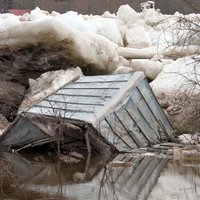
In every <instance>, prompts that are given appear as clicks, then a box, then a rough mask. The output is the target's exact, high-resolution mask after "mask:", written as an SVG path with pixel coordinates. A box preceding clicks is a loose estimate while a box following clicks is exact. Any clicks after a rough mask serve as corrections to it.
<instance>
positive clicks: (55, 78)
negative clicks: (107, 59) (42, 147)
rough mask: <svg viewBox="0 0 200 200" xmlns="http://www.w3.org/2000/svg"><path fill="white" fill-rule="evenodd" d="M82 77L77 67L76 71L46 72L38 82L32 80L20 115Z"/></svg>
mask: <svg viewBox="0 0 200 200" xmlns="http://www.w3.org/2000/svg"><path fill="white" fill-rule="evenodd" d="M80 76H83V73H82V71H81V69H80V68H79V67H77V68H75V69H67V70H58V71H50V72H46V73H44V74H42V75H41V76H40V77H39V78H37V79H36V80H33V79H30V80H29V84H30V88H29V91H28V93H27V95H26V97H25V99H24V101H23V102H22V104H21V106H20V108H19V111H18V113H21V112H22V111H25V110H27V109H28V108H30V107H31V106H32V105H33V104H34V103H36V102H38V101H40V100H41V99H44V98H45V97H47V96H48V95H50V94H52V93H53V92H55V91H56V90H58V89H59V88H61V87H62V86H63V85H65V84H67V83H69V82H71V81H73V80H75V79H76V78H78V77H80Z"/></svg>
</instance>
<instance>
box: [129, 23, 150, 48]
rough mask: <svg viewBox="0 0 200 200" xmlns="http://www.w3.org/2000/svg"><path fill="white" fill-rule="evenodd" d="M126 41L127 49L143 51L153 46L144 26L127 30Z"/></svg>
mask: <svg viewBox="0 0 200 200" xmlns="http://www.w3.org/2000/svg"><path fill="white" fill-rule="evenodd" d="M125 40H126V43H127V47H132V48H138V49H142V48H146V47H150V46H152V43H151V40H150V37H149V35H148V34H147V32H146V30H145V28H144V27H142V26H136V27H133V28H129V29H127V31H126V33H125Z"/></svg>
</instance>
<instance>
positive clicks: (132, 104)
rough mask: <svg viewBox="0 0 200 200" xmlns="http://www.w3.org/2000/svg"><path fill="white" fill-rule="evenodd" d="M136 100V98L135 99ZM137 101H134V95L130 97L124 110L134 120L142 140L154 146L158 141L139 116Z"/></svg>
mask: <svg viewBox="0 0 200 200" xmlns="http://www.w3.org/2000/svg"><path fill="white" fill-rule="evenodd" d="M136 100H138V98H137V97H136ZM137 103H138V101H135V97H134V93H133V94H132V95H131V97H130V98H129V100H128V101H127V105H126V109H127V111H128V112H129V113H130V115H131V116H132V118H133V119H134V120H135V123H136V124H137V126H138V128H139V129H140V131H141V132H142V135H143V136H144V138H145V139H146V140H147V141H148V143H149V144H155V143H157V142H158V139H157V137H156V135H155V133H154V131H153V130H152V129H151V128H150V127H149V124H148V123H147V122H146V120H145V118H144V116H143V115H142V114H141V112H140V110H138V106H137Z"/></svg>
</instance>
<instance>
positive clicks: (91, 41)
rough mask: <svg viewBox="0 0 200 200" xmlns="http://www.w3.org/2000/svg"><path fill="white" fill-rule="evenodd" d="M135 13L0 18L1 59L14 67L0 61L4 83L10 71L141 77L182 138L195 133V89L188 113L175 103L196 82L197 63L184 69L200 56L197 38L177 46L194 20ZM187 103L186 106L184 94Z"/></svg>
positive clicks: (35, 13)
mask: <svg viewBox="0 0 200 200" xmlns="http://www.w3.org/2000/svg"><path fill="white" fill-rule="evenodd" d="M141 8H142V11H141V12H139V13H138V12H136V11H135V10H134V9H132V8H131V7H130V6H129V5H122V6H121V7H119V9H118V11H117V13H109V12H108V11H106V12H105V13H104V14H103V15H101V16H100V15H81V14H78V13H77V12H73V11H69V12H66V13H63V14H60V13H57V12H55V11H53V12H52V13H48V12H47V11H43V10H40V9H39V8H36V9H34V10H32V11H31V12H30V14H28V13H27V14H25V15H23V16H15V15H12V14H0V30H1V34H0V51H1V52H2V53H1V54H2V56H3V57H8V55H11V56H12V55H13V56H14V61H13V60H12V59H11V61H10V60H9V62H7V63H6V62H5V63H4V61H2V63H3V65H4V64H5V66H7V65H8V66H7V68H6V72H5V70H2V71H3V73H4V74H5V77H4V78H5V79H4V81H8V82H9V81H11V82H12V80H13V79H15V78H16V77H17V76H15V75H13V76H14V78H13V77H12V78H10V77H6V76H7V74H8V71H9V69H11V68H12V70H13V69H14V70H17V72H18V71H19V72H20V73H21V71H26V72H28V73H30V72H32V71H33V72H38V71H40V73H42V72H47V71H52V70H60V69H67V68H70V67H76V66H79V67H80V68H81V69H82V71H83V73H84V72H85V71H86V72H85V73H84V74H87V73H88V71H89V72H90V73H89V74H90V75H91V74H96V75H97V74H102V73H103V74H110V73H126V72H127V71H129V70H130V71H143V72H144V73H145V75H146V77H147V78H148V79H149V80H151V81H152V80H154V81H153V82H152V83H151V86H152V88H153V91H154V93H155V94H156V96H157V98H158V100H159V102H160V103H161V105H162V106H163V108H164V109H165V110H166V113H167V114H168V116H169V118H170V121H171V122H172V124H173V126H174V127H175V128H176V129H178V130H179V131H182V132H184V133H188V132H190V133H192V132H196V131H197V130H198V129H199V128H200V127H199V125H198V124H200V123H198V122H199V117H198V114H197V115H193V113H194V112H195V110H198V108H199V102H200V101H199V99H198V96H199V85H198V84H197V87H195V89H194V91H193V96H194V99H195V104H194V105H193V104H188V105H189V106H188V108H189V111H188V110H187V109H186V110H185V107H186V104H184V105H182V106H181V105H180V101H177V100H176V99H177V98H178V99H179V98H180V99H181V101H182V96H183V94H184V95H185V94H186V93H187V91H185V90H183V88H182V90H180V87H182V86H183V85H184V86H185V88H187V89H188V93H189V92H191V88H190V87H189V86H190V85H191V84H190V83H194V82H196V83H198V82H199V81H200V80H199V79H200V77H199V75H198V74H199V72H198V70H199V68H198V66H199V62H196V63H195V65H197V67H194V65H193V64H190V65H188V64H187V63H192V62H193V61H194V58H198V56H197V55H199V54H200V50H199V46H198V45H199V43H198V38H196V37H194V38H192V41H185V42H184V41H182V40H181V39H183V38H184V37H187V36H188V34H189V31H191V29H187V28H188V27H189V28H193V29H196V28H197V26H199V24H200V20H199V19H200V14H188V15H183V14H181V13H178V12H176V13H175V14H174V15H164V14H162V13H160V11H159V10H155V8H154V2H152V1H148V2H146V3H144V4H141ZM181 20H182V21H183V20H185V22H192V25H191V24H190V26H189V25H187V24H182V21H181ZM183 25H187V26H185V27H184V26H183ZM8 52H9V53H8ZM16 58H18V59H16ZM9 59H10V58H9ZM27 60H28V61H27ZM196 60H198V59H196ZM163 69H164V70H163ZM194 69H195V71H194ZM14 72H15V71H14ZM6 73H7V74H6ZM172 73H173V75H172ZM195 74H196V75H197V76H196V75H195ZM17 78H18V77H17ZM29 78H33V77H27V80H26V81H27V82H26V84H28V79H29ZM0 80H1V81H2V78H1V79H0ZM177 80H180V83H179V84H178V85H177ZM188 80H190V83H188ZM15 82H19V80H18V79H17V81H15ZM22 85H23V84H22ZM169 86H170V87H169ZM4 96H5V95H4ZM3 101H5V99H4V100H3ZM187 101H188V102H190V101H191V95H190V93H189V95H188V96H187ZM172 111H173V112H172ZM185 116H186V118H185ZM194 117H196V118H195V120H196V123H195V126H196V127H194V123H193V122H194ZM183 118H184V120H183ZM180 121H181V123H180ZM188 121H189V122H191V123H188ZM188 124H189V125H188Z"/></svg>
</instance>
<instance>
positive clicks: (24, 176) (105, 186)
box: [0, 153, 200, 200]
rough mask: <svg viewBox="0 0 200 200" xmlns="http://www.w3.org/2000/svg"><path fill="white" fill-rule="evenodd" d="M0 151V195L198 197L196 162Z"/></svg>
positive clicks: (142, 199)
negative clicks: (108, 158)
mask: <svg viewBox="0 0 200 200" xmlns="http://www.w3.org/2000/svg"><path fill="white" fill-rule="evenodd" d="M106 160H107V158H105V157H100V156H97V155H94V156H91V157H90V156H85V157H82V156H80V155H78V154H77V155H76V154H74V155H73V157H68V156H65V157H63V158H62V160H57V159H56V157H55V155H50V154H44V155H42V154H30V153H29V154H28V155H27V154H24V155H23V156H21V155H17V154H9V153H1V162H0V163H1V164H0V165H1V166H0V184H1V188H0V199H13V200H14V199H51V200H52V199H73V200H74V199H80V200H84V199H85V200H86V199H87V200H88V199H91V200H94V199H102V200H105V199H109V200H110V199H116V200H117V199H119V200H121V199H122V200H126V199H127V200H129V199H133V200H135V199H136V200H137V199H138V200H145V199H150V200H161V199H164V200H168V199H170V200H173V199H174V200H175V199H176V200H177V199H181V200H183V199H189V200H190V199H192V200H197V199H200V160H198V159H197V157H194V158H193V157H190V158H189V159H187V158H184V159H181V160H174V159H172V158H170V157H166V156H160V155H159V154H156V155H148V156H147V155H146V156H145V155H143V156H141V155H131V154H129V155H125V156H124V155H118V156H117V157H116V158H115V159H114V161H112V162H110V163H109V164H108V163H107V162H106Z"/></svg>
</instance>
